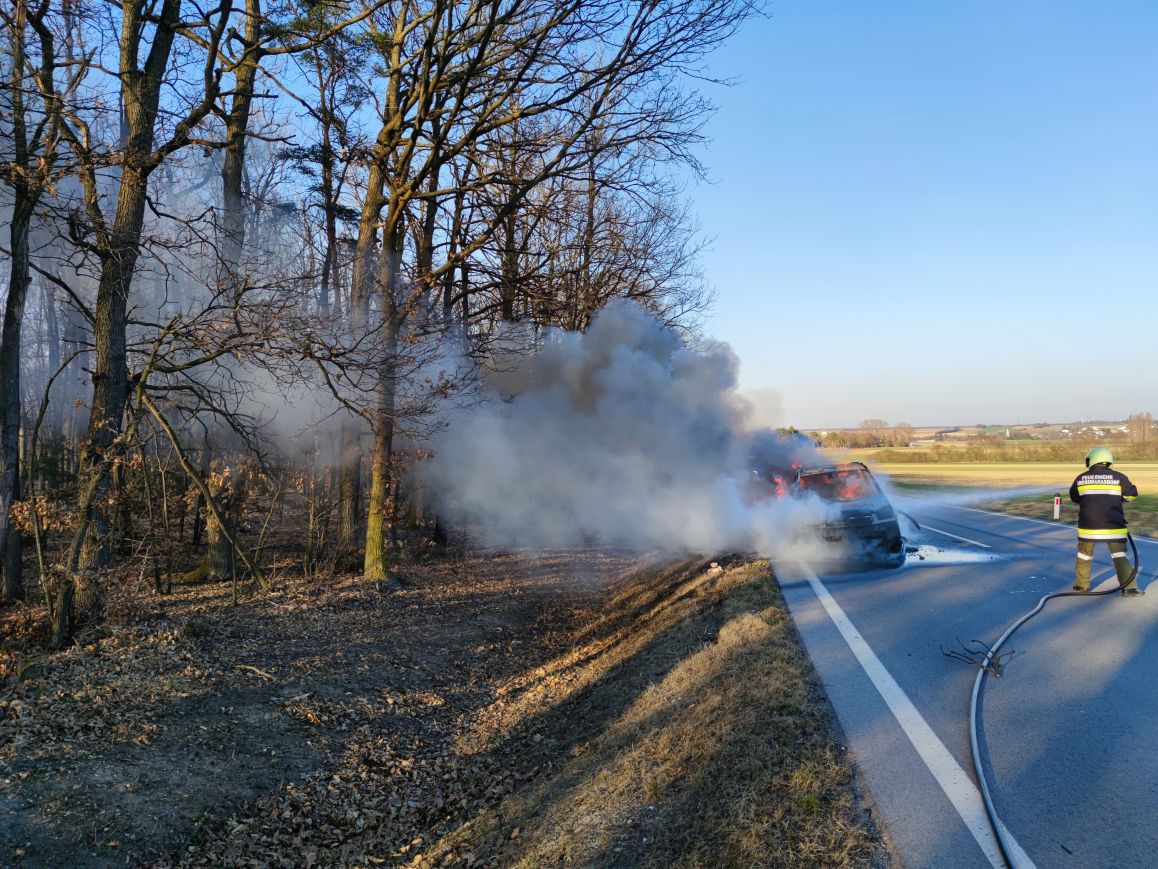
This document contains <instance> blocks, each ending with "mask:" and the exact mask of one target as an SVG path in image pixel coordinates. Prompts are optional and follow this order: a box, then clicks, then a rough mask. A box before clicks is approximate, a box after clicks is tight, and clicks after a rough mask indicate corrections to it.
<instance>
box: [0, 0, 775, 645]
mask: <svg viewBox="0 0 1158 869" xmlns="http://www.w3.org/2000/svg"><path fill="white" fill-rule="evenodd" d="M758 11H759V10H758V8H757V6H756V5H755V4H753V3H750V2H747V0H725V2H718V0H713V2H709V0H650V2H638V3H637V2H632V3H624V2H617V0H470V2H449V0H445V2H444V0H362V2H345V0H334V2H330V0H320V2H308V0H300V2H299V0H288V2H287V0H244V2H236V3H235V2H234V0H214V2H208V3H199V2H191V0H118V2H111V3H110V2H100V3H98V2H94V0H15V3H14V4H13V5H11V6H8V5H6V6H5V8H4V9H2V10H0V18H2V21H3V26H4V39H5V40H6V50H5V52H4V53H3V56H2V57H0V79H2V82H0V128H2V129H3V135H2V136H0V179H2V182H3V183H2V186H0V210H2V212H3V214H4V217H5V222H6V223H7V225H8V228H9V231H8V233H6V234H5V237H4V238H3V240H2V245H0V246H2V251H0V256H2V259H0V270H2V272H3V278H4V283H5V285H6V288H7V292H6V300H5V307H4V325H3V336H2V345H0V390H2V395H0V407H2V409H3V412H2V415H0V444H2V451H0V546H2V548H3V559H2V561H3V599H4V600H5V601H7V602H9V604H10V605H15V606H21V605H31V604H32V603H35V604H36V606H37V608H38V611H39V609H40V608H41V607H42V608H43V611H44V612H45V613H46V622H47V624H46V625H45V626H44V628H43V631H42V634H43V637H44V644H45V645H46V646H47V647H48V648H51V649H61V648H65V647H67V646H68V645H69V644H70V643H72V642H73V640H74V637H75V635H76V633H77V631H78V630H79V629H81V628H82V627H83V626H84V625H86V624H92V623H94V622H99V620H100V619H101V616H102V609H103V607H104V602H105V600H106V598H107V597H108V595H109V594H110V592H111V590H113V589H122V590H123V589H125V588H129V587H131V588H133V589H135V590H138V591H139V593H140V594H142V595H145V594H148V595H153V594H165V593H167V592H170V591H171V590H172V588H173V585H174V583H177V584H182V583H186V584H187V583H206V582H228V583H231V584H232V596H233V600H236V599H237V596H238V594H249V593H251V592H258V593H260V592H261V591H262V590H264V589H268V588H269V587H270V585H271V582H273V581H274V577H275V576H276V574H277V572H278V571H281V572H282V573H285V572H287V571H288V572H291V573H294V574H295V575H298V576H304V577H305V578H307V579H310V578H315V577H316V578H320V579H321V578H325V577H327V576H334V575H337V574H351V573H353V574H356V575H360V576H362V577H364V578H366V579H371V580H374V581H376V582H377V583H379V584H380V586H381V588H383V589H384V590H390V589H396V588H398V587H399V585H400V579H399V574H400V570H399V565H400V564H403V563H405V562H406V561H407V560H414V559H415V558H418V557H420V556H422V555H423V553H426V552H427V551H429V550H431V549H436V548H437V547H438V546H440V545H443V544H445V542H446V540H447V539H448V535H449V534H451V533H454V532H456V529H453V528H451V527H448V520H447V518H446V517H445V516H442V515H440V513H439V511H438V510H437V509H434V508H433V507H432V506H431V505H432V504H434V503H435V498H434V495H435V494H436V493H432V492H429V491H426V490H424V487H423V485H422V484H421V483H420V482H418V481H420V480H421V474H420V473H416V469H418V468H420V466H421V465H422V463H423V462H425V461H427V460H428V459H429V458H430V455H431V449H430V446H429V442H428V437H429V436H430V434H431V432H432V431H434V430H436V429H437V428H438V426H439V425H440V419H441V418H442V416H441V415H442V413H443V411H444V409H445V408H446V407H447V406H450V405H456V406H462V405H464V404H467V405H468V404H469V403H470V402H471V401H472V400H473V398H472V396H473V390H474V388H475V385H476V384H477V382H478V378H479V376H480V372H484V371H485V370H487V368H488V366H489V367H491V368H493V367H494V366H495V365H496V364H499V363H496V361H495V360H496V359H498V360H502V359H510V358H512V354H514V355H515V356H519V355H525V354H529V353H533V352H534V351H535V350H536V348H538V347H539V346H540V345H541V343H542V342H543V341H544V340H545V337H546V336H548V335H550V334H554V333H556V332H558V331H560V330H562V331H565V332H582V331H583V330H585V329H586V328H587V327H588V326H589V325H590V323H591V320H592V317H593V316H594V315H595V314H596V313H597V312H598V311H600V310H601V309H603V308H604V307H606V306H607V305H608V303H609V302H611V301H612V300H620V299H625V300H631V302H632V303H634V304H636V305H638V306H640V307H641V308H642V309H644V310H645V311H647V312H649V314H650V315H651V316H653V317H655V318H656V319H657V320H658V321H659V322H660V323H662V324H663V325H664V326H665V327H667V328H670V329H672V330H674V331H675V332H676V333H677V334H679V335H681V336H683V339H685V340H688V341H694V340H696V336H697V332H696V329H697V325H698V324H699V322H700V318H701V316H702V315H703V314H704V313H705V311H706V310H707V307H708V305H709V304H710V301H711V292H710V290H709V288H708V287H707V286H706V285H705V282H704V280H703V277H702V274H701V273H700V271H699V266H698V261H697V255H698V252H699V249H700V245H701V244H702V241H701V240H700V239H699V238H698V236H697V227H696V224H695V221H694V217H693V215H691V214H690V213H689V210H688V208H687V206H686V205H685V204H684V201H683V198H682V197H683V195H684V191H685V188H686V185H687V184H688V183H689V181H694V180H695V179H696V178H699V177H702V176H703V175H704V171H705V170H704V167H703V166H702V165H701V163H700V160H699V158H698V156H697V154H698V148H699V146H700V145H701V144H702V138H703V125H704V123H705V121H706V120H707V118H708V116H709V114H710V111H711V104H710V102H709V100H708V98H707V97H706V95H705V93H704V91H705V87H706V81H705V78H706V75H707V74H706V72H705V59H706V57H707V56H708V54H709V53H710V52H711V51H713V50H714V49H716V48H718V47H719V46H720V45H722V44H723V43H724V42H725V40H727V38H728V37H729V36H730V35H732V34H733V33H734V32H735V31H736V29H737V28H738V27H739V26H740V25H741V24H742V23H743V21H744V20H745V19H746V18H748V17H749V16H751V15H753V14H757V13H758ZM457 531H458V532H461V531H462V529H457ZM21 601H26V602H28V603H27V604H21V603H20V602H21Z"/></svg>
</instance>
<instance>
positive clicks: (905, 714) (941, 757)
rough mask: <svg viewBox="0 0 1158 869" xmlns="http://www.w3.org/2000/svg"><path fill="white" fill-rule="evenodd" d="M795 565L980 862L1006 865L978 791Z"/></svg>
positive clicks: (1019, 857)
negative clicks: (974, 846) (958, 821)
mask: <svg viewBox="0 0 1158 869" xmlns="http://www.w3.org/2000/svg"><path fill="white" fill-rule="evenodd" d="M799 565H800V568H801V569H802V571H803V573H804V575H805V577H807V579H808V584H809V585H810V586H812V590H813V592H814V593H815V594H816V598H817V600H819V601H820V603H821V606H823V607H824V609H825V611H826V612H827V613H828V617H829V618H830V619H832V623H833V624H834V625H835V626H836V629H837V630H838V631H840V635H841V636H842V637H844V641H845V642H846V643H848V647H849V648H850V649H851V650H852V653H853V655H854V656H855V657H856V659H857V661H859V662H860V665H861V668H862V669H863V670H864V671H865V674H866V675H867V676H868V677H869V679H870V680H871V681H872V683H873V685H874V686H875V687H876V689H877V691H878V692H879V693H880V695H881V698H882V699H883V700H884V701H885V703H886V704H887V705H888V707H889V710H890V711H891V712H892V713H893V717H894V718H896V720H897V723H898V724H899V725H900V726H901V730H903V731H904V733H905V736H907V737H908V739H909V742H911V743H912V744H913V747H914V748H915V749H916V750H917V754H919V755H920V756H921V760H923V761H924V763H925V766H927V767H928V768H929V772H931V773H932V774H933V778H934V779H936V781H937V784H938V785H940V786H941V790H942V791H944V792H945V796H947V797H948V798H949V802H951V803H952V804H953V808H954V809H956V811H957V814H958V815H959V816H960V818H961V820H962V821H963V822H964V824H965V826H966V828H967V829H968V830H969V832H970V833H971V834H972V836H973V838H974V839H975V840H976V841H977V844H978V845H980V846H981V851H982V853H984V854H985V858H986V859H987V860H988V861H989V863H990V865H992V866H995V867H998V869H1003V867H1004V866H1005V865H1006V863H1005V858H1004V857H1003V856H1002V854H1001V847H1000V846H999V845H998V843H997V837H996V836H995V835H994V834H993V828H992V827H990V825H989V817H988V815H986V813H985V803H984V801H983V800H982V798H981V792H980V791H979V790H978V789H977V786H976V785H974V784H973V780H972V779H971V778H970V777H969V774H968V773H967V772H966V771H965V770H964V769H962V768H961V766H960V765H959V764H958V763H957V761H956V760H954V759H953V755H952V754H951V753H950V752H949V749H947V748H946V747H945V744H944V743H943V742H941V740H940V739H939V738H938V737H937V734H936V733H934V732H933V728H932V727H930V726H929V723H928V722H927V721H925V719H924V718H923V717H922V716H921V713H920V712H918V711H917V707H916V706H914V705H913V701H911V700H910V699H909V697H908V695H907V694H905V692H904V689H902V688H901V686H900V685H898V684H897V680H896V679H894V678H893V676H892V674H891V673H889V671H888V670H886V669H885V665H884V664H882V663H881V660H880V658H878V657H877V656H876V653H875V652H874V651H873V650H872V648H871V647H870V646H869V644H868V643H867V642H865V640H864V638H863V637H862V636H861V635H860V632H859V631H858V630H857V629H856V627H855V626H854V625H853V623H852V622H851V621H850V620H849V618H848V616H847V615H846V614H845V612H844V610H843V609H841V608H840V604H838V603H837V602H836V600H835V598H833V596H832V595H831V594H829V592H828V589H827V588H826V587H825V585H824V583H823V582H821V581H820V577H818V576H817V575H816V573H815V572H814V571H813V570H812V569H811V568H810V567H809V566H808V565H807V564H805V563H804V562H799ZM1003 832H1004V833H1005V835H1006V836H1007V839H1006V841H1007V842H1008V843H1009V844H1010V846H1011V848H1012V850H1013V851H1014V853H1013V854H1012V855H1011V856H1013V857H1014V860H1015V862H1016V865H1017V867H1018V869H1033V867H1034V863H1033V861H1032V860H1030V859H1029V856H1028V855H1026V854H1025V852H1024V851H1022V850H1021V846H1020V845H1018V844H1017V842H1016V841H1014V839H1013V837H1012V836H1011V835H1010V834H1009V831H1008V830H1007V829H1006V830H1004V831H1003Z"/></svg>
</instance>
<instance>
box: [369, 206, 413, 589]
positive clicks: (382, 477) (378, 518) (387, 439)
mask: <svg viewBox="0 0 1158 869" xmlns="http://www.w3.org/2000/svg"><path fill="white" fill-rule="evenodd" d="M398 223H401V221H398ZM402 244H403V232H402V229H401V228H397V229H395V230H394V231H393V233H392V235H391V237H390V243H389V244H388V245H384V248H385V250H384V251H383V255H382V268H381V274H380V278H379V290H380V293H381V300H382V322H381V325H380V330H381V336H382V337H381V341H380V343H379V346H378V352H379V353H381V354H382V362H381V371H380V372H379V377H378V406H377V408H376V415H375V416H376V418H375V423H374V459H373V462H372V464H371V466H370V512H369V515H368V516H367V518H366V556H365V561H364V562H363V568H362V574H363V576H365V577H366V578H367V579H375V580H379V581H384V582H386V584H387V586H388V587H389V588H399V587H400V585H401V584H400V583H399V582H398V580H397V578H396V577H395V576H394V575H393V572H392V571H391V570H390V555H391V552H390V541H389V536H390V518H391V516H392V515H393V505H392V501H393V498H392V495H393V485H392V483H393V468H392V467H391V463H392V459H393V453H394V411H395V406H396V403H397V390H398V368H397V365H398V334H399V328H400V319H401V317H400V312H399V311H398V308H397V298H398V297H397V286H398V269H399V265H400V263H401V259H402V256H401V255H402Z"/></svg>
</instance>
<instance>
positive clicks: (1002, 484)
mask: <svg viewBox="0 0 1158 869" xmlns="http://www.w3.org/2000/svg"><path fill="white" fill-rule="evenodd" d="M870 463H871V464H872V467H873V469H874V470H878V471H880V472H881V473H884V474H886V475H887V476H888V478H889V482H890V483H891V484H892V485H893V487H894V488H896V489H897V490H898V491H899V492H901V493H905V492H909V493H916V492H928V491H930V490H944V489H950V490H951V489H963V488H975V489H981V488H984V489H990V488H1002V489H1005V488H1019V487H1023V486H1046V487H1050V488H1052V489H1054V491H1057V492H1060V493H1061V495H1062V509H1061V521H1063V522H1068V523H1070V524H1074V523H1075V522H1077V507H1076V506H1074V505H1073V504H1070V503H1069V497H1068V495H1067V491H1068V489H1069V486H1070V483H1072V482H1073V479H1074V477H1076V476H1077V475H1078V473H1080V472H1081V470H1082V466H1081V464H1079V463H1062V462H1058V463H1052V462H1051V463H1045V462H1025V463H1013V462H977V463H973V464H970V463H965V462H962V463H960V464H947V463H946V464H936V465H913V464H893V465H888V464H878V463H872V462H871V458H870ZM1115 467H1118V468H1119V470H1121V471H1122V473H1124V474H1126V475H1127V476H1128V477H1129V478H1130V479H1131V480H1132V481H1133V482H1134V483H1135V484H1136V485H1137V486H1138V490H1139V492H1140V493H1141V495H1140V497H1139V498H1138V499H1137V500H1136V501H1134V502H1132V503H1130V504H1129V505H1128V506H1127V508H1126V515H1127V518H1128V519H1129V521H1130V527H1131V528H1132V529H1133V530H1134V531H1135V532H1136V533H1138V534H1140V535H1144V536H1147V537H1156V536H1158V462H1138V463H1134V464H1131V463H1123V464H1122V465H1120V466H1118V465H1115ZM978 506H981V507H984V508H985V509H991V510H997V511H999V512H1002V513H1011V514H1014V515H1018V516H1031V517H1035V518H1038V519H1052V518H1053V498H1052V493H1050V494H1044V495H1036V496H1033V497H1030V498H1002V499H999V500H994V501H990V502H986V503H984V504H979V505H978Z"/></svg>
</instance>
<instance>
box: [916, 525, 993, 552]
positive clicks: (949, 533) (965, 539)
mask: <svg viewBox="0 0 1158 869" xmlns="http://www.w3.org/2000/svg"><path fill="white" fill-rule="evenodd" d="M921 527H922V528H928V529H929V530H930V531H935V532H936V533H938V534H944V535H945V536H946V537H952V538H953V539H954V540H960V541H962V542H964V543H972V544H973V545H974V546H981V547H984V548H985V549H992V548H993V547H992V546H990V545H989V544H988V543H982V542H981V541H979V540H970V539H969V538H968V537H962V536H961V535H960V534H954V533H953V532H952V531H942V530H941V529H940V528H934V527H933V526H932V525H930V524H929V523H928V522H922V523H921Z"/></svg>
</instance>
